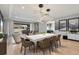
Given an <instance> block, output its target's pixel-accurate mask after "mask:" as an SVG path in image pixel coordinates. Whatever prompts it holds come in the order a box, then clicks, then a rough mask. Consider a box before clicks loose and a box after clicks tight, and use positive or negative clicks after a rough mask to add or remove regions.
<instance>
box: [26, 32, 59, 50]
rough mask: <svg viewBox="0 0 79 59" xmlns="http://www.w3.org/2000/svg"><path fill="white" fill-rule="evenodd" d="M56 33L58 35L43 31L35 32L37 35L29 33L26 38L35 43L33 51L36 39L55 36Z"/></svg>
mask: <svg viewBox="0 0 79 59" xmlns="http://www.w3.org/2000/svg"><path fill="white" fill-rule="evenodd" d="M56 35H58V34H54V33H44V34H37V35H29V36H27V38H28V39H30V41H32V42H34V43H35V51H36V45H37V41H40V40H43V39H44V38H49V37H52V36H56Z"/></svg>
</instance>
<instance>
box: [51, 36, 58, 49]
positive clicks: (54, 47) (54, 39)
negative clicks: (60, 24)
mask: <svg viewBox="0 0 79 59" xmlns="http://www.w3.org/2000/svg"><path fill="white" fill-rule="evenodd" d="M50 39H51V42H50V43H51V49H52V51H53V49H56V48H57V47H58V42H57V41H56V40H57V37H56V36H52V37H51V38H50Z"/></svg>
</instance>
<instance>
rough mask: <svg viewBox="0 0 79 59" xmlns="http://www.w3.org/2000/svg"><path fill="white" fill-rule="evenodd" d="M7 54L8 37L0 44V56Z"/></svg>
mask: <svg viewBox="0 0 79 59" xmlns="http://www.w3.org/2000/svg"><path fill="white" fill-rule="evenodd" d="M6 54H7V35H4V37H3V41H2V42H0V55H6Z"/></svg>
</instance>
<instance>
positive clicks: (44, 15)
mask: <svg viewBox="0 0 79 59" xmlns="http://www.w3.org/2000/svg"><path fill="white" fill-rule="evenodd" d="M38 6H39V8H40V16H41V17H40V19H39V21H41V22H47V21H49V20H51V19H50V16H49V12H50V9H46V10H45V12H43V11H42V10H43V7H44V5H43V4H39V5H38Z"/></svg>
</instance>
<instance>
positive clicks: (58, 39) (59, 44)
mask: <svg viewBox="0 0 79 59" xmlns="http://www.w3.org/2000/svg"><path fill="white" fill-rule="evenodd" d="M60 39H61V35H60V34H59V35H57V39H56V41H57V42H58V46H61V41H60Z"/></svg>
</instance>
